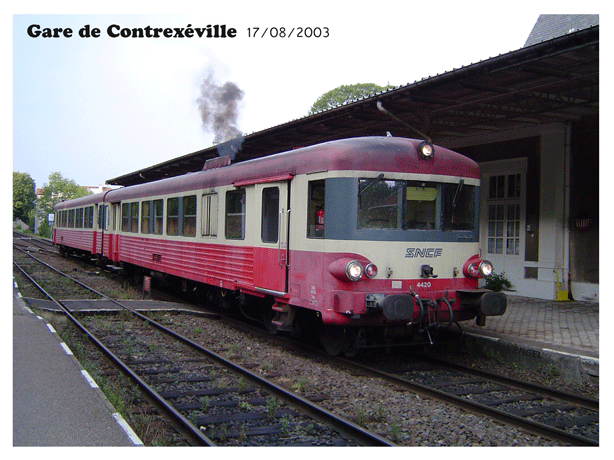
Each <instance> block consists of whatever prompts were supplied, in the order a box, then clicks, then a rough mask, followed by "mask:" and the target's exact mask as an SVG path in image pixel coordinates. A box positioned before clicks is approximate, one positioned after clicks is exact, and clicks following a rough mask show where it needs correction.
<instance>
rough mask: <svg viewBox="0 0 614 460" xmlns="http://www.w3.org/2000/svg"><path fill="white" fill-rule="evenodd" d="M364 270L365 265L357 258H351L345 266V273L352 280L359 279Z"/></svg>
mask: <svg viewBox="0 0 614 460" xmlns="http://www.w3.org/2000/svg"><path fill="white" fill-rule="evenodd" d="M364 272H365V269H364V267H363V266H362V264H361V263H360V262H358V261H357V260H350V261H349V262H348V263H347V265H346V266H345V275H346V276H347V277H348V279H349V280H350V281H358V280H359V279H360V278H362V274H363V273H364Z"/></svg>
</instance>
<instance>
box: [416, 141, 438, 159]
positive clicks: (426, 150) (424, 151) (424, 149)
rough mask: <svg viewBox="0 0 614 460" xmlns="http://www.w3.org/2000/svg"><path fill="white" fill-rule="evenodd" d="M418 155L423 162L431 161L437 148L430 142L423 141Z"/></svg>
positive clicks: (419, 146)
mask: <svg viewBox="0 0 614 460" xmlns="http://www.w3.org/2000/svg"><path fill="white" fill-rule="evenodd" d="M418 155H419V156H420V158H422V159H423V160H430V159H431V158H433V156H434V155H435V146H434V145H433V144H432V143H430V142H429V141H422V142H420V145H418Z"/></svg>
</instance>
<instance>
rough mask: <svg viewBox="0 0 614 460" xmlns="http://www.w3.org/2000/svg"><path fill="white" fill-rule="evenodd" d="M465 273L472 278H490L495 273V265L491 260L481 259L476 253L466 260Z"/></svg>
mask: <svg viewBox="0 0 614 460" xmlns="http://www.w3.org/2000/svg"><path fill="white" fill-rule="evenodd" d="M463 273H464V274H465V276H467V277H471V278H488V277H490V276H492V274H493V266H492V263H491V262H490V261H488V260H483V259H480V258H479V257H478V256H477V255H476V256H473V257H472V258H471V259H469V260H468V261H467V262H465V266H464V267H463Z"/></svg>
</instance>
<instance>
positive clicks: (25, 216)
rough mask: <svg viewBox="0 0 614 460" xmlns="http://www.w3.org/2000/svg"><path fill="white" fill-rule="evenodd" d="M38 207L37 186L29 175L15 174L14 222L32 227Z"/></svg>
mask: <svg viewBox="0 0 614 460" xmlns="http://www.w3.org/2000/svg"><path fill="white" fill-rule="evenodd" d="M35 206H36V185H35V183H34V180H33V179H32V178H31V177H30V175H29V174H28V173H20V172H13V220H15V219H17V218H19V219H20V220H21V221H22V222H25V223H27V224H28V225H32V223H33V222H32V219H33V217H34V207H35Z"/></svg>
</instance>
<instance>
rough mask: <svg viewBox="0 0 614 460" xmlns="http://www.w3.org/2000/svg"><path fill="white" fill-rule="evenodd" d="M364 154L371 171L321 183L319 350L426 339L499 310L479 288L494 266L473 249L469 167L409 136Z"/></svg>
mask: <svg viewBox="0 0 614 460" xmlns="http://www.w3.org/2000/svg"><path fill="white" fill-rule="evenodd" d="M424 146H426V153H424V152H422V151H421V150H420V149H421V148H423V147H424ZM373 155H374V164H379V165H380V169H378V170H375V171H366V170H363V171H353V172H352V173H351V174H337V175H336V176H337V177H329V178H327V179H326V180H324V181H322V182H321V184H320V185H321V186H322V187H323V191H322V193H321V194H322V195H324V196H325V199H324V207H323V208H322V209H324V213H323V214H324V219H323V225H322V227H323V238H324V241H323V243H324V247H325V248H326V249H325V250H324V251H323V252H322V253H321V254H320V255H319V257H321V258H322V260H321V261H320V262H321V264H322V266H323V267H324V273H323V275H322V291H323V292H322V296H323V298H322V301H321V304H320V305H319V308H318V310H319V315H320V316H321V319H322V325H323V326H322V328H321V333H320V336H321V340H322V342H323V343H324V344H325V346H326V347H327V349H329V351H330V352H335V351H343V349H344V348H348V347H350V346H352V347H355V348H360V347H363V346H368V345H369V344H375V343H380V344H391V343H395V342H407V341H408V340H410V341H416V340H417V341H424V340H426V341H427V342H432V341H433V339H434V337H435V336H436V335H437V332H438V331H439V330H441V329H442V328H447V327H450V326H451V325H452V324H454V323H457V322H459V321H468V320H473V319H475V320H476V324H478V325H484V324H485V320H486V318H487V317H488V316H498V315H502V314H504V313H505V310H506V303H507V301H506V297H505V295H504V294H503V293H499V292H492V291H489V290H486V289H483V288H481V287H480V286H481V285H482V284H483V283H481V282H480V280H483V279H485V278H488V277H489V276H491V274H492V273H493V266H492V264H491V263H490V262H489V261H488V260H487V259H485V258H482V257H481V256H480V250H479V212H478V211H479V186H480V182H479V170H478V167H477V164H475V163H474V162H473V161H472V160H469V159H468V158H466V157H464V156H462V155H460V154H457V153H455V152H452V151H449V150H447V149H443V148H441V147H437V148H436V149H435V148H434V147H433V146H432V145H431V144H430V143H422V144H418V143H417V142H416V141H413V143H411V144H410V145H407V146H404V148H401V149H396V150H394V149H392V150H391V149H386V150H384V151H382V152H373ZM390 155H392V157H393V159H392V160H391V161H387V160H385V158H386V157H387V156H388V157H389V156H390ZM378 158H379V159H380V161H379V162H378V161H377V159H378ZM381 168H386V169H381ZM312 208H313V206H312ZM314 209H315V208H314ZM317 219H318V216H317V215H315V216H314V220H315V221H316V223H317ZM314 298H315V296H314Z"/></svg>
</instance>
